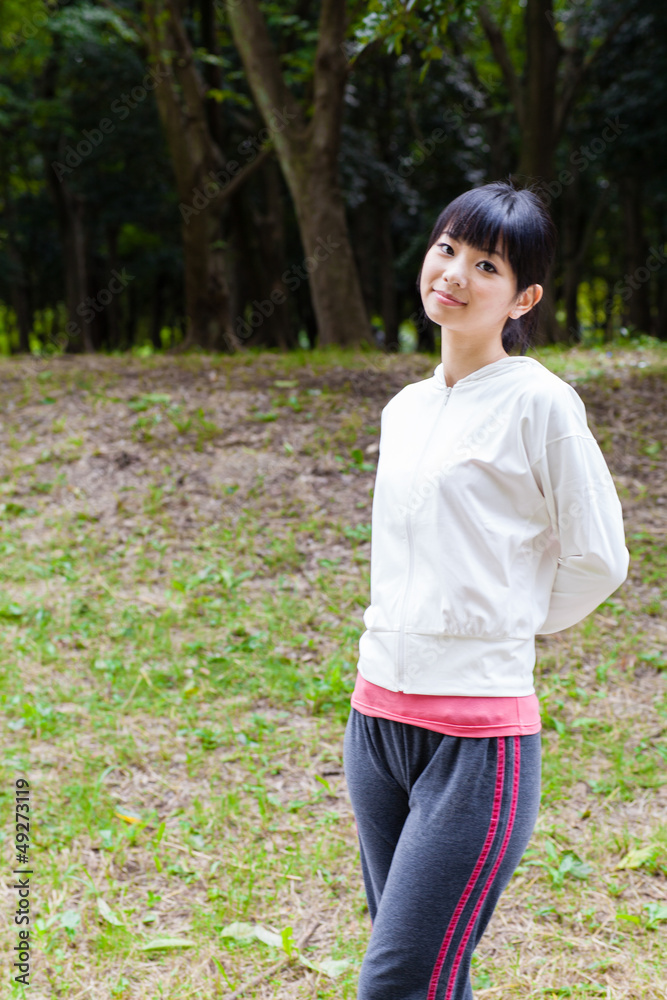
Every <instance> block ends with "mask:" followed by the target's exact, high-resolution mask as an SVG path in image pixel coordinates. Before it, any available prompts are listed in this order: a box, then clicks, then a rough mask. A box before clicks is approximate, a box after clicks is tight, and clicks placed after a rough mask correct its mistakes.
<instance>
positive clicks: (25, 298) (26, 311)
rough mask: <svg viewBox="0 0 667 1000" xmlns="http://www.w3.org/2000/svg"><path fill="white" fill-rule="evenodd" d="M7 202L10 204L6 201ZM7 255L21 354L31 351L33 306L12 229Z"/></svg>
mask: <svg viewBox="0 0 667 1000" xmlns="http://www.w3.org/2000/svg"><path fill="white" fill-rule="evenodd" d="M6 204H9V203H8V201H6ZM7 256H8V258H9V264H10V269H11V270H10V274H9V282H10V288H11V303H12V308H13V310H14V312H15V313H16V322H17V325H18V329H19V351H20V353H21V354H29V353H30V331H31V330H32V308H31V306H30V294H29V291H30V289H29V285H28V279H27V276H26V273H25V266H24V264H23V260H22V258H21V254H20V251H19V249H18V247H17V246H16V244H15V242H14V240H13V238H12V235H11V218H10V231H9V236H8V240H7Z"/></svg>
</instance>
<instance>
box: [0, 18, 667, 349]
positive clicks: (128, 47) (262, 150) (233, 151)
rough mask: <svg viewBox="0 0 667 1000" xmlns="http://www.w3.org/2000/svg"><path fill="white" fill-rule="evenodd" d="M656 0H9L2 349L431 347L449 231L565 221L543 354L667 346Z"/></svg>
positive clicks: (663, 135)
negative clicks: (528, 212) (509, 221)
mask: <svg viewBox="0 0 667 1000" xmlns="http://www.w3.org/2000/svg"><path fill="white" fill-rule="evenodd" d="M666 27H667V9H665V7H664V5H663V4H660V3H658V2H657V0H616V2H612V3H603V2H602V0H577V2H574V3H570V2H568V3H564V2H559V0H555V2H554V0H519V3H518V4H511V3H507V2H505V0H487V2H486V3H480V2H478V0H402V2H401V0H371V2H368V3H362V2H359V0H347V2H346V0H283V2H281V3H280V4H279V3H277V2H274V0H97V2H92V0H49V2H43V0H5V2H4V3H3V8H2V15H1V21H0V130H1V133H2V141H1V143H0V264H1V266H0V350H1V351H2V352H3V353H15V352H23V353H25V352H29V351H30V352H33V353H36V352H44V353H49V352H55V351H66V352H78V351H87V352H90V351H105V352H106V351H125V350H128V349H135V350H140V351H141V350H144V351H150V350H161V349H169V348H178V349H182V348H190V347H200V348H203V349H206V350H218V351H236V350H239V349H241V348H243V347H246V346H253V347H261V348H267V347H268V348H272V347H277V348H280V349H290V348H295V347H299V346H301V347H307V346H311V347H312V346H315V345H317V346H327V345H328V344H341V345H351V346H353V345H356V344H364V343H367V344H379V345H382V346H384V347H386V348H388V349H394V350H396V349H405V348H406V347H411V346H418V347H420V348H425V349H431V350H432V349H433V347H434V346H435V340H434V336H435V331H434V330H433V328H432V327H431V325H430V324H429V323H428V321H426V319H425V317H424V316H423V313H422V311H421V304H420V301H419V298H418V295H417V291H416V286H415V279H416V277H417V273H418V271H419V266H420V263H421V257H422V254H423V252H424V248H425V242H426V239H427V236H428V233H429V231H430V227H431V225H432V223H433V220H434V218H435V217H436V215H437V213H438V212H439V211H440V209H441V208H442V207H443V206H444V204H446V202H447V201H448V200H450V199H451V198H452V197H455V196H456V195H457V194H459V193H460V192H461V191H463V190H465V189H466V188H468V187H471V186H473V185H477V184H480V183H485V182H487V181H490V180H497V179H501V178H505V179H507V178H512V180H513V181H514V183H516V184H518V185H528V186H530V187H532V188H533V189H534V190H536V191H538V193H540V195H541V196H542V197H543V198H544V200H545V201H546V203H547V204H548V205H549V207H550V210H551V211H552V213H553V216H554V219H555V221H556V224H557V226H558V229H559V234H560V242H559V248H558V256H557V260H556V262H555V266H554V269H553V274H552V278H551V280H550V282H549V287H548V289H547V295H546V296H545V303H546V306H547V308H546V311H545V313H544V317H543V322H542V332H541V336H542V339H543V341H546V342H561V341H562V342H568V343H575V342H583V343H584V344H586V343H591V344H593V343H600V342H608V341H612V340H614V339H618V338H623V337H633V336H636V335H643V336H653V337H658V338H660V339H665V338H667V284H666V283H665V281H664V266H665V262H666V260H667V255H666V254H665V246H666V242H667V201H666V199H667V195H666V192H667V183H666V181H667V176H666V167H665V164H666V162H667V155H666V154H667V124H666V123H667V114H665V111H666V110H667V109H666V107H665V104H666V98H665V87H664V78H665V66H667V32H666V30H665V29H666Z"/></svg>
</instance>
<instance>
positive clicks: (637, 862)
mask: <svg viewBox="0 0 667 1000" xmlns="http://www.w3.org/2000/svg"><path fill="white" fill-rule="evenodd" d="M655 852H656V845H655V844H649V846H648V847H636V848H635V849H634V850H633V851H628V853H627V854H626V855H625V857H624V858H623V859H622V860H621V861H619V863H618V864H617V865H616V866H615V870H616V871H620V870H622V869H628V868H641V866H642V865H644V864H646V862H647V861H652V860H653V856H654V855H655Z"/></svg>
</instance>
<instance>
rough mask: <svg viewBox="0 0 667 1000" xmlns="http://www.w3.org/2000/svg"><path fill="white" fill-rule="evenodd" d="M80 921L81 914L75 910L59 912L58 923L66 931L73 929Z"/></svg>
mask: <svg viewBox="0 0 667 1000" xmlns="http://www.w3.org/2000/svg"><path fill="white" fill-rule="evenodd" d="M80 923H81V914H79V913H77V912H76V910H65V912H64V913H61V914H60V925H61V927H64V928H65V929H66V930H68V931H73V930H74V929H75V928H76V927H78V925H79V924H80Z"/></svg>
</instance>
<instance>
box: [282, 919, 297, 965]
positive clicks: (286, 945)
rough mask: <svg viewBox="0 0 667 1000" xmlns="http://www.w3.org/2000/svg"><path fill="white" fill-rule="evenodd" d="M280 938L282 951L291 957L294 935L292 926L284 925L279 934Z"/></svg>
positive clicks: (293, 947)
mask: <svg viewBox="0 0 667 1000" xmlns="http://www.w3.org/2000/svg"><path fill="white" fill-rule="evenodd" d="M280 939H281V942H282V946H283V951H284V952H285V954H286V955H288V956H289V957H290V958H291V957H292V955H293V954H294V949H295V944H294V935H293V934H292V928H291V927H286V928H285V930H284V931H283V932H282V934H281V935H280Z"/></svg>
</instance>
